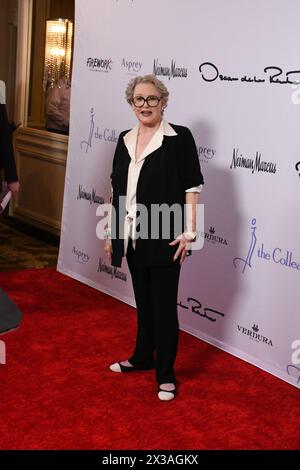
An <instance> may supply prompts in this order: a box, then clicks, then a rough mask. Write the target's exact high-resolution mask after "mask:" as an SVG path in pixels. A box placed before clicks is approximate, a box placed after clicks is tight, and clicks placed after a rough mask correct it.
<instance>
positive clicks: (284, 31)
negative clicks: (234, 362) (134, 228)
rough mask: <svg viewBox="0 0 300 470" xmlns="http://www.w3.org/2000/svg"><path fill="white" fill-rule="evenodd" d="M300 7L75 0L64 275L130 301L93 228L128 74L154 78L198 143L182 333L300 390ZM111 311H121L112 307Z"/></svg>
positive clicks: (124, 123)
mask: <svg viewBox="0 0 300 470" xmlns="http://www.w3.org/2000/svg"><path fill="white" fill-rule="evenodd" d="M299 17H300V4H299V1H298V0H290V1H289V2H288V3H286V2H282V0H264V1H263V2H261V1H260V0H254V1H253V0H242V1H241V0H227V1H226V2H224V1H222V0H164V1H163V2H162V1H161V0H101V2H99V1H98V0H77V1H76V28H75V51H74V66H73V78H72V100H71V130H70V139H69V151H68V161H67V172H66V184H65V196H64V207H63V218H62V234H61V246H60V254H59V262H58V270H59V271H60V272H62V273H64V274H67V275H69V276H71V277H73V278H75V279H78V280H80V281H82V282H84V283H86V284H88V285H90V286H93V287H95V288H96V289H99V290H100V291H103V292H106V293H108V294H110V295H112V296H114V297H116V298H118V299H120V300H123V301H124V302H128V303H129V304H131V305H134V297H133V291H132V286H131V280H130V275H129V272H128V269H127V265H126V260H125V259H124V261H123V265H122V267H121V268H113V267H111V266H110V264H109V262H108V261H107V259H106V257H105V255H104V253H103V241H101V240H99V239H98V238H97V236H96V226H97V223H98V222H99V220H100V219H99V216H97V214H96V210H97V207H99V205H102V204H104V203H107V202H109V199H110V173H111V164H112V158H113V154H114V150H115V146H116V142H117V139H118V135H119V133H120V132H121V131H123V130H125V129H130V128H132V127H133V126H134V125H135V123H136V122H135V117H134V115H133V112H132V110H131V108H130V106H129V105H128V104H127V103H126V101H125V88H126V85H127V83H128V81H129V80H130V79H131V78H132V77H135V76H137V75H144V74H148V73H154V74H155V75H156V76H157V77H158V78H159V79H161V80H163V81H164V83H165V84H166V85H167V87H168V89H169V91H170V100H169V105H168V108H167V110H166V114H165V118H166V120H168V121H169V122H171V123H175V124H180V125H184V126H187V127H189V128H190V129H191V131H192V132H193V135H194V137H195V140H196V143H197V147H198V153H199V160H200V163H201V167H202V171H203V173H204V177H205V187H204V190H203V193H202V196H201V197H202V202H203V203H204V204H205V229H204V232H203V234H202V236H203V237H204V238H205V243H204V248H203V249H202V250H200V251H195V252H193V255H192V256H191V257H190V258H188V259H187V260H186V261H185V263H184V265H183V268H182V274H181V283H180V292H179V297H178V310H179V317H180V324H181V328H182V329H183V330H185V331H187V332H189V333H191V334H193V335H195V336H197V337H198V338H201V339H203V340H205V341H207V342H209V343H211V344H214V345H215V346H217V347H219V348H221V349H224V350H225V351H228V352H230V353H232V354H234V355H235V356H238V357H240V358H242V359H244V360H246V361H248V362H251V363H252V364H255V365H256V366H258V367H260V368H262V369H264V370H266V371H268V372H270V373H272V374H274V375H275V376H277V377H280V378H281V379H283V380H285V381H287V382H289V383H290V384H292V385H295V386H296V387H298V388H300V315H299V288H300V243H299V240H300V217H299V201H300V131H299V122H300V120H299V118H300V87H299V85H298V84H297V81H298V80H299V81H300V58H299V57H300V56H299V44H300V28H299ZM113 313H114V312H112V314H113Z"/></svg>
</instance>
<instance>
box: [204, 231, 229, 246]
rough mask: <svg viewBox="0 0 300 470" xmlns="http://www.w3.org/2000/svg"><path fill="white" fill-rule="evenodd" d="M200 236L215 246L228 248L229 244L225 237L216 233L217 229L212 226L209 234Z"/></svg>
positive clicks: (205, 233)
mask: <svg viewBox="0 0 300 470" xmlns="http://www.w3.org/2000/svg"><path fill="white" fill-rule="evenodd" d="M200 236H201V237H203V238H204V239H205V240H206V241H208V242H209V243H211V244H213V245H224V246H228V242H227V240H226V238H225V237H224V236H221V235H220V234H219V233H218V232H216V229H215V227H213V226H210V228H209V231H208V232H201V233H200Z"/></svg>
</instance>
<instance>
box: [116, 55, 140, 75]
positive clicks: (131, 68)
mask: <svg viewBox="0 0 300 470" xmlns="http://www.w3.org/2000/svg"><path fill="white" fill-rule="evenodd" d="M142 65H143V64H142V62H140V61H138V60H133V59H125V57H123V59H122V62H121V68H122V69H124V70H125V71H126V72H127V74H128V75H135V74H137V73H139V72H140V71H141V68H142Z"/></svg>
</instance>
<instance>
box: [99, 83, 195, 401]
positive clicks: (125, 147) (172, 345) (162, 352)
mask: <svg viewBox="0 0 300 470" xmlns="http://www.w3.org/2000/svg"><path fill="white" fill-rule="evenodd" d="M168 96H169V92H168V90H167V88H166V86H165V85H164V84H163V83H162V82H161V81H160V80H158V79H157V78H156V77H155V76H154V75H146V76H144V77H136V78H134V79H132V80H131V81H130V82H129V84H128V86H127V89H126V99H127V102H128V103H129V104H130V106H131V108H132V110H133V112H134V113H135V115H136V117H137V120H138V123H137V125H136V126H135V127H134V128H133V129H131V130H130V131H125V132H122V133H121V134H120V137H119V140H118V144H117V147H116V151H115V155H114V160H113V170H112V174H111V179H112V191H113V193H112V194H113V197H112V213H113V216H112V217H111V221H110V223H109V226H108V227H107V228H106V230H105V244H104V250H105V252H106V254H107V256H108V258H109V260H110V262H111V264H112V265H113V266H117V267H120V266H121V262H122V257H123V256H126V258H127V262H128V266H129V269H130V273H131V277H132V283H133V289H134V295H135V300H136V305H137V324H138V328H137V338H136V345H135V349H134V352H133V354H132V356H131V357H130V358H129V359H128V360H125V361H121V362H117V363H115V364H113V365H111V366H110V369H111V370H112V371H113V372H121V373H124V372H132V371H136V370H146V369H154V368H155V369H156V379H157V382H158V398H159V399H160V400H172V399H173V398H174V397H175V396H176V377H175V371H174V363H175V359H176V354H177V344H178V333H179V324H178V316H177V292H178V283H179V275H180V267H181V265H182V263H183V261H184V260H185V258H186V256H187V255H189V254H190V248H191V242H193V241H195V240H196V236H197V232H196V204H197V203H198V197H199V193H200V191H201V188H202V184H203V177H202V173H201V169H200V164H199V159H198V154H197V149H196V145H195V141H194V139H193V136H192V134H191V132H190V131H189V129H187V128H186V127H183V126H178V125H173V124H172V125H170V124H169V123H168V122H166V121H165V120H164V119H163V111H164V109H165V108H166V106H167V102H168ZM162 204H163V205H164V207H165V208H166V207H167V208H169V209H170V208H171V207H175V206H176V208H179V209H180V211H179V212H180V215H179V216H177V217H175V216H174V218H173V219H172V217H169V219H168V220H169V222H170V223H169V224H168V229H169V231H167V235H166V234H165V232H164V227H162V225H163V224H164V222H165V220H166V218H165V217H164V216H162V218H158V219H157V218H155V220H154V216H153V214H154V212H153V210H154V209H157V207H162V206H161V205H162ZM186 204H187V205H189V207H190V209H191V211H190V212H189V213H190V216H189V217H186V216H185V215H184V206H185V205H186ZM142 209H145V211H146V214H147V215H146V217H145V211H144V210H142ZM171 210H172V209H171ZM141 214H142V216H141ZM185 218H186V219H187V220H184V219H185ZM158 220H159V222H158V225H157V221H158ZM178 221H179V223H178ZM178 227H179V230H178ZM155 229H158V230H156V231H155ZM145 232H146V233H147V235H146V236H145ZM153 233H155V234H156V235H154V236H153Z"/></svg>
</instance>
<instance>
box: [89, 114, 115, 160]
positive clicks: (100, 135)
mask: <svg viewBox="0 0 300 470" xmlns="http://www.w3.org/2000/svg"><path fill="white" fill-rule="evenodd" d="M94 139H96V141H98V142H109V143H112V144H115V143H116V142H117V141H118V137H117V131H116V129H110V128H108V127H100V126H97V127H96V125H95V112H94V108H91V109H90V124H89V130H88V131H87V138H86V139H84V140H82V141H81V142H80V149H81V150H82V151H83V152H84V153H88V151H89V149H91V148H92V147H93V142H94Z"/></svg>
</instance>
